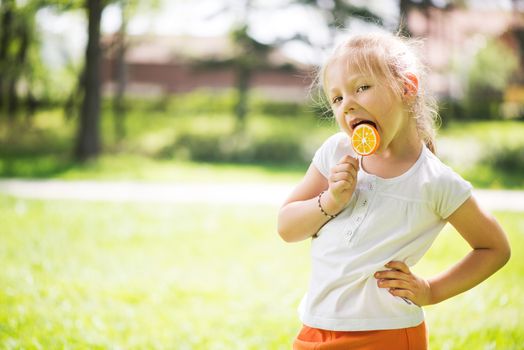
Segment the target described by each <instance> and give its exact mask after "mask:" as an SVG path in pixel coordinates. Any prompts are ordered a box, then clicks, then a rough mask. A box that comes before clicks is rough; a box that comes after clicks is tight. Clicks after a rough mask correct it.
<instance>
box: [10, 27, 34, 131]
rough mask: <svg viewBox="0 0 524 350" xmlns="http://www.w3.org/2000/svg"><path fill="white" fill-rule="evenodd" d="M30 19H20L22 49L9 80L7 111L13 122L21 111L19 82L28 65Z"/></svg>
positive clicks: (20, 48) (19, 51)
mask: <svg viewBox="0 0 524 350" xmlns="http://www.w3.org/2000/svg"><path fill="white" fill-rule="evenodd" d="M30 20H31V19H29V18H25V19H23V18H20V23H21V25H22V26H21V28H20V30H19V32H18V37H19V38H18V39H19V40H20V47H19V50H18V54H17V56H16V65H17V67H14V69H13V70H12V74H11V75H10V77H9V78H8V91H7V96H8V100H7V111H8V114H9V118H10V119H11V121H14V120H15V118H16V114H17V113H18V109H19V105H20V103H19V101H20V99H19V96H18V89H17V85H18V81H19V79H20V78H21V77H22V76H23V75H24V74H25V72H26V71H27V70H26V65H27V50H28V49H29V41H30V38H29V35H30V34H29V32H30V30H31V29H30V23H29V21H30ZM19 25H20V24H19Z"/></svg>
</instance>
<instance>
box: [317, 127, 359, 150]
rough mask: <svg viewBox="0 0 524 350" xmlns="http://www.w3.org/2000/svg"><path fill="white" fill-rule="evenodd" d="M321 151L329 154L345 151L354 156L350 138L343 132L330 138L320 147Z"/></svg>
mask: <svg viewBox="0 0 524 350" xmlns="http://www.w3.org/2000/svg"><path fill="white" fill-rule="evenodd" d="M320 149H321V150H324V151H328V152H337V151H343V152H344V153H345V154H347V153H349V154H351V155H354V151H353V148H352V147H351V143H350V140H349V136H348V135H347V134H346V133H345V132H342V131H341V132H337V133H336V134H333V135H331V136H330V137H328V138H327V139H326V140H325V141H324V143H323V144H322V146H320Z"/></svg>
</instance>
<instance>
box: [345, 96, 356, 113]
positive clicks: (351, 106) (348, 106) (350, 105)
mask: <svg viewBox="0 0 524 350" xmlns="http://www.w3.org/2000/svg"><path fill="white" fill-rule="evenodd" d="M343 101H344V105H343V111H344V115H346V114H348V113H351V112H354V111H355V110H356V108H357V104H356V102H355V100H354V99H353V98H352V97H351V96H348V97H346V98H344V100H343Z"/></svg>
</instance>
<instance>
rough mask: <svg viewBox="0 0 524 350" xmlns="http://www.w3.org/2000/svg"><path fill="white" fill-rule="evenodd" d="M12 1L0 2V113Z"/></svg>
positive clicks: (3, 97) (9, 41)
mask: <svg viewBox="0 0 524 350" xmlns="http://www.w3.org/2000/svg"><path fill="white" fill-rule="evenodd" d="M14 5H15V4H14V1H13V0H5V1H2V2H1V5H0V11H1V14H0V16H1V20H2V22H1V24H0V25H1V27H2V28H1V29H0V33H1V34H2V35H1V37H0V112H2V111H4V106H5V104H6V100H7V98H6V94H7V89H6V87H7V86H6V85H7V84H6V77H8V76H9V74H8V69H9V68H8V65H9V62H8V49H9V44H10V43H11V33H12V30H11V27H12V22H13V7H14Z"/></svg>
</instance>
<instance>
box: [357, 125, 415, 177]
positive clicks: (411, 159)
mask: <svg viewBox="0 0 524 350" xmlns="http://www.w3.org/2000/svg"><path fill="white" fill-rule="evenodd" d="M406 129H407V130H406V131H405V132H403V133H402V135H397V137H396V138H395V141H394V142H391V143H390V144H389V145H388V146H387V148H386V149H384V150H382V151H381V152H379V153H375V154H373V155H372V156H369V157H364V158H363V159H362V167H363V168H364V170H365V171H366V172H368V173H370V174H374V175H377V176H380V177H383V178H390V177H396V176H399V175H401V174H403V173H404V172H406V171H407V170H409V168H411V166H413V164H415V162H416V161H417V160H418V158H419V156H420V153H421V152H422V147H423V144H422V140H421V139H420V137H419V136H418V132H417V130H416V127H407V128H406Z"/></svg>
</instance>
